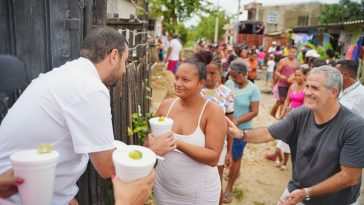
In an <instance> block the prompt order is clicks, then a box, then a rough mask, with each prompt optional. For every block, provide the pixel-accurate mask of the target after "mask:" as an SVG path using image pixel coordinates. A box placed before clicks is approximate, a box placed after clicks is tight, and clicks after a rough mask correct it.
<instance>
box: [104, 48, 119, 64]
mask: <svg viewBox="0 0 364 205" xmlns="http://www.w3.org/2000/svg"><path fill="white" fill-rule="evenodd" d="M107 57H108V59H109V62H110V64H111V65H115V64H117V62H118V61H119V58H120V56H119V51H118V49H116V48H114V49H112V50H111V52H110V53H109V55H108V56H107Z"/></svg>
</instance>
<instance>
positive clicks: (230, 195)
mask: <svg viewBox="0 0 364 205" xmlns="http://www.w3.org/2000/svg"><path fill="white" fill-rule="evenodd" d="M232 201H233V193H232V192H225V193H224V200H223V203H231V202H232Z"/></svg>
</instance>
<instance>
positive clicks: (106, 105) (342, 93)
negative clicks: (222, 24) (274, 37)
mask: <svg viewBox="0 0 364 205" xmlns="http://www.w3.org/2000/svg"><path fill="white" fill-rule="evenodd" d="M158 42H159V48H163V42H162V41H158ZM168 43H169V46H168V48H167V51H166V55H165V53H164V48H163V52H161V53H159V54H160V55H159V57H160V61H162V62H165V63H166V67H167V69H168V70H169V71H171V72H173V73H174V75H175V82H174V88H175V92H176V98H171V99H166V100H164V101H163V102H162V103H161V104H160V106H159V108H158V109H157V111H156V113H155V116H163V117H168V118H171V119H173V120H174V124H173V127H172V131H171V132H168V133H166V134H164V135H162V136H153V135H152V134H149V135H148V140H147V141H146V142H145V146H147V147H149V148H150V149H151V150H153V151H154V152H155V153H156V154H158V155H160V156H163V157H164V160H162V161H158V163H157V165H156V169H155V171H152V172H151V173H150V174H149V175H148V176H147V177H144V178H141V179H139V180H136V181H133V182H130V183H124V182H122V181H120V180H119V179H118V178H116V177H114V175H115V168H114V165H113V163H112V160H111V154H112V152H113V151H114V146H113V144H112V142H113V140H114V136H113V131H112V122H111V119H110V115H111V108H110V96H109V93H108V89H107V87H110V86H113V85H114V84H115V83H116V82H117V80H119V79H120V78H121V77H122V75H123V73H124V72H125V61H126V59H127V57H128V46H127V43H126V41H125V39H124V37H123V36H122V35H121V34H120V33H118V32H117V31H116V30H114V29H111V28H108V27H98V28H96V29H94V30H93V31H92V32H91V33H90V34H88V35H87V36H86V38H85V40H84V43H83V46H82V48H81V51H80V54H81V57H80V58H78V59H75V60H73V61H70V62H68V63H66V64H64V65H62V66H61V67H59V68H55V69H53V70H52V71H50V72H48V73H46V74H44V75H41V76H40V77H39V78H37V79H35V80H33V81H32V83H31V84H30V85H29V86H28V87H27V88H26V90H25V91H24V92H23V94H22V95H21V97H20V98H19V99H18V100H17V102H16V103H15V104H14V106H13V107H12V109H11V110H9V112H8V114H7V115H6V117H5V118H4V120H3V122H2V124H1V127H0V140H1V141H2V143H1V144H0V150H1V151H0V174H1V175H0V198H7V200H10V201H12V202H13V203H16V204H20V201H19V197H18V195H17V194H16V192H17V189H16V186H18V185H19V186H21V184H22V183H24V181H23V180H22V179H19V178H17V177H16V176H14V174H13V171H12V170H11V165H10V162H9V155H10V154H11V153H13V152H15V151H17V150H23V149H30V148H33V147H36V146H37V145H38V144H39V142H42V143H48V144H52V146H53V147H54V149H55V150H58V151H59V152H61V153H62V155H60V159H59V162H58V165H57V168H56V178H55V190H54V198H53V201H52V204H55V205H58V204H59V205H66V204H77V201H76V200H75V199H74V197H75V195H76V194H77V190H78V188H77V185H76V181H77V179H78V178H79V177H80V175H81V174H82V173H83V172H84V170H85V168H86V165H87V162H88V161H89V160H90V161H91V163H92V164H93V165H94V167H95V168H96V170H97V172H98V173H99V174H100V176H102V177H104V178H112V182H113V184H114V196H115V201H116V204H143V203H144V202H145V201H146V199H147V198H148V197H149V196H150V193H151V191H152V189H154V192H155V198H156V201H157V203H158V205H170V204H176V205H178V204H181V205H182V204H183V205H185V204H191V205H192V204H193V205H195V204H199V205H205V204H211V205H214V204H216V205H217V204H222V203H230V202H232V200H233V196H232V192H233V191H232V190H233V186H234V183H235V181H236V179H237V177H238V175H239V170H240V167H241V159H242V157H243V153H244V148H245V146H246V144H247V143H264V142H268V141H272V140H279V142H278V143H277V149H276V151H275V153H273V154H269V155H267V158H269V159H273V160H275V161H276V164H277V167H279V168H280V169H281V170H283V171H284V170H286V169H287V162H288V159H289V154H291V162H292V172H293V173H292V179H291V180H290V182H289V183H288V185H287V188H286V189H285V190H282V191H283V194H282V196H281V198H280V199H277V201H278V202H277V204H280V205H291V204H298V205H303V204H305V205H309V204H314V205H316V204H317V205H329V204H330V205H331V204H340V205H341V204H342V205H351V204H353V205H358V204H359V195H360V186H361V172H362V168H363V166H364V121H363V117H364V114H363V113H364V112H363V104H364V92H363V90H364V87H363V86H362V85H361V84H360V83H359V82H358V81H357V76H356V75H357V69H358V65H357V63H355V62H353V61H351V60H339V61H336V60H335V59H334V58H333V57H332V55H331V54H332V53H330V51H328V52H327V53H328V54H327V55H328V58H327V59H322V60H321V59H320V57H319V55H318V54H317V52H316V51H315V50H313V49H311V50H308V51H305V54H304V60H305V61H304V62H300V61H299V60H298V56H299V54H298V49H297V48H296V47H294V46H287V47H285V48H283V49H282V48H281V47H280V46H279V45H277V43H276V42H274V43H272V46H271V47H270V48H269V49H268V50H267V51H265V50H264V48H263V47H262V46H259V47H258V48H257V47H256V46H255V45H254V46H250V47H249V46H247V45H240V46H235V47H232V46H231V45H229V44H224V45H215V46H211V47H210V46H208V47H206V46H205V45H203V44H198V46H197V48H196V49H195V52H194V55H193V56H191V57H190V58H186V59H182V56H181V50H182V44H181V42H180V41H179V39H178V35H177V34H175V35H174V36H173V39H171V40H170V41H169V42H168ZM329 54H330V55H329ZM265 69H266V72H267V75H266V82H267V83H270V84H271V85H272V89H273V94H274V95H275V96H276V100H277V101H276V104H275V105H274V107H273V110H272V115H273V116H274V117H277V118H278V119H279V121H278V122H276V123H274V124H272V125H269V126H268V127H262V128H253V119H254V118H255V117H256V116H258V115H259V104H260V97H261V96H260V90H259V87H258V86H257V85H256V84H255V82H254V80H255V79H256V77H257V72H258V70H265ZM279 107H281V108H279ZM19 127H21V128H22V129H19ZM281 152H283V156H282V153H281ZM224 167H226V168H227V169H228V170H229V174H228V183H227V186H226V187H225V189H223V187H222V180H223V177H222V176H223V172H224ZM9 197H10V198H9ZM0 202H1V201H0Z"/></svg>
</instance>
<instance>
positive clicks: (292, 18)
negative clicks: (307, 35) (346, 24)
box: [258, 2, 325, 33]
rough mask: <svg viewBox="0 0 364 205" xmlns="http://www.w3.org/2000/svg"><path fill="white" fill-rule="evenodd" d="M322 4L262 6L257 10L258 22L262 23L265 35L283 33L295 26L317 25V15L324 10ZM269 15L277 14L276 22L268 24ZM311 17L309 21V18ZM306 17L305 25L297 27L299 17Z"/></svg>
mask: <svg viewBox="0 0 364 205" xmlns="http://www.w3.org/2000/svg"><path fill="white" fill-rule="evenodd" d="M324 6H325V5H324V4H321V3H318V2H312V3H305V4H302V3H300V4H290V5H277V6H263V7H260V8H259V17H258V19H259V21H262V22H264V25H265V33H270V32H276V31H284V30H286V29H288V28H292V27H296V26H308V25H317V24H318V20H319V15H320V13H321V11H322V10H323V9H324ZM270 13H273V14H277V17H278V19H277V22H276V23H269V22H268V16H269V14H270ZM310 15H311V21H310V20H309V16H310ZM300 16H301V17H307V19H306V20H307V25H304V24H301V25H299V17H300Z"/></svg>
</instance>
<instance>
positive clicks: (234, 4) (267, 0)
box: [185, 0, 339, 26]
mask: <svg viewBox="0 0 364 205" xmlns="http://www.w3.org/2000/svg"><path fill="white" fill-rule="evenodd" d="M208 1H209V2H211V3H213V4H215V5H217V2H219V5H218V6H219V7H220V8H222V9H223V10H225V11H226V12H227V13H228V14H230V15H232V14H236V13H237V10H238V2H239V0H208ZM253 1H254V0H241V1H240V2H241V7H243V5H245V4H248V3H251V2H253ZM318 1H319V2H322V3H338V2H339V0H318ZM256 2H258V3H262V4H263V6H267V5H277V4H289V3H298V2H317V0H256ZM241 18H243V16H242V17H241ZM241 20H243V19H241ZM198 21H199V19H198V18H197V17H194V18H192V19H191V20H189V21H187V22H186V23H185V25H186V26H191V25H197V24H198Z"/></svg>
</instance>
